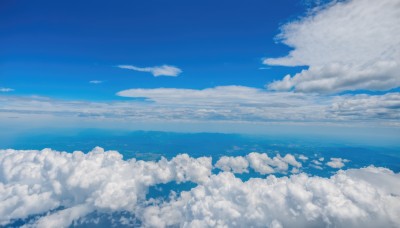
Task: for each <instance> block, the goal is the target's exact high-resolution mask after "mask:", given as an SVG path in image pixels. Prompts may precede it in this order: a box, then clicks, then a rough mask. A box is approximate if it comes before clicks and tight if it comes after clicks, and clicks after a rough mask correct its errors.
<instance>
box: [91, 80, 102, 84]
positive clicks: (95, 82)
mask: <svg viewBox="0 0 400 228" xmlns="http://www.w3.org/2000/svg"><path fill="white" fill-rule="evenodd" d="M89 83H91V84H101V83H103V81H100V80H92V81H89Z"/></svg>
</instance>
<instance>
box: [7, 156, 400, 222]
mask: <svg viewBox="0 0 400 228" xmlns="http://www.w3.org/2000/svg"><path fill="white" fill-rule="evenodd" d="M275 158H277V157H275ZM275 158H272V159H271V158H269V157H268V156H264V155H263V154H259V153H251V154H249V155H248V156H247V158H246V159H245V158H244V157H233V158H229V157H227V158H221V159H220V160H219V161H225V162H217V163H216V164H217V165H216V166H218V167H224V166H223V165H222V163H225V164H228V163H229V165H228V166H229V167H231V168H226V169H225V168H224V169H225V170H226V171H224V172H220V173H218V174H212V170H213V165H212V160H211V158H208V157H200V158H192V157H190V156H188V155H185V154H183V155H178V156H176V157H174V158H172V159H171V160H167V159H161V160H159V161H157V162H154V161H140V160H135V159H132V160H123V159H122V156H121V155H120V154H119V153H118V152H116V151H104V150H103V149H101V148H95V149H94V150H93V151H91V152H90V153H88V154H84V153H82V152H74V153H65V152H58V151H53V150H50V149H45V150H42V151H36V150H29V151H21V150H12V149H9V150H0V202H1V205H2V207H1V208H0V224H1V225H6V224H10V222H12V221H14V220H15V219H22V218H26V217H29V216H33V215H38V216H36V217H33V219H31V221H30V223H29V224H28V225H32V226H35V227H67V226H69V225H71V224H74V223H76V222H77V221H78V220H85V217H86V216H87V215H88V214H90V213H93V212H98V213H105V214H107V213H114V212H118V211H121V212H122V211H123V212H126V213H128V215H129V216H128V217H131V218H135V219H137V220H139V221H140V226H144V227H167V226H181V227H210V226H211V227H265V226H266V225H267V226H270V227H326V226H332V227H398V226H399V225H400V218H399V217H398V214H399V213H400V191H399V189H400V174H398V173H393V172H392V171H390V170H388V169H384V168H376V167H372V166H371V167H367V168H362V169H350V170H346V171H339V172H337V173H336V174H334V175H333V176H331V177H330V178H322V177H311V176H308V175H306V174H304V173H301V174H297V175H292V176H290V177H288V176H284V177H279V178H278V177H275V176H273V175H268V176H267V177H266V178H252V179H249V180H247V181H242V180H241V179H239V178H237V177H235V175H234V174H233V173H232V172H229V170H233V172H236V171H239V172H241V171H242V170H243V169H246V167H247V165H246V164H247V163H246V162H245V160H251V162H249V164H250V166H251V167H253V168H255V169H258V171H260V172H264V170H265V169H264V168H260V167H262V166H260V164H261V165H264V166H265V164H266V163H269V162H275V163H274V164H276V165H277V166H276V167H281V169H285V167H286V165H288V164H289V165H291V166H294V167H300V166H301V164H300V163H299V162H297V161H296V158H295V157H294V156H292V155H286V156H284V157H280V156H279V157H278V158H279V161H274V159H275ZM226 161H229V162H226ZM281 162H283V163H285V164H286V165H278V164H280V163H281ZM218 163H219V165H218ZM257 164H258V165H257ZM221 165H222V166H221ZM235 170H236V171H235ZM187 181H191V182H194V183H196V185H197V186H195V187H194V188H192V189H190V190H188V191H183V192H181V193H180V194H172V195H171V196H170V197H169V198H168V199H166V200H161V201H160V200H155V199H148V198H146V194H147V192H148V190H149V187H151V186H156V185H157V184H160V183H168V182H178V183H181V182H187Z"/></svg>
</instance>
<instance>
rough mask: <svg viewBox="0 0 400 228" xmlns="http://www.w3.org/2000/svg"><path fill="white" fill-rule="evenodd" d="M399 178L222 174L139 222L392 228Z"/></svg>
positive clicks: (383, 174) (352, 173) (363, 172)
mask: <svg viewBox="0 0 400 228" xmlns="http://www.w3.org/2000/svg"><path fill="white" fill-rule="evenodd" d="M370 174H373V175H374V176H373V178H371V179H370V178H368V177H369V175H370ZM380 178H382V179H380ZM399 178H400V176H399V174H394V173H392V172H390V171H389V170H386V169H380V168H374V167H369V168H365V169H357V170H349V171H348V172H347V171H340V172H338V173H337V174H335V175H334V176H332V177H331V178H321V177H309V176H307V175H305V174H299V175H293V176H291V177H282V178H276V177H275V176H268V177H267V178H265V179H261V178H252V179H250V180H248V181H245V182H243V181H242V180H240V179H238V178H236V177H235V176H234V175H233V174H232V173H229V172H224V173H220V174H218V175H212V176H211V178H210V180H209V181H208V182H207V183H205V184H203V185H199V186H197V187H196V188H194V189H192V190H191V191H189V192H182V194H181V195H180V197H178V198H177V199H175V200H171V201H170V202H165V203H164V204H161V205H155V206H151V207H147V208H145V209H144V213H143V220H144V221H145V224H148V225H149V226H152V227H165V226H173V225H176V226H181V227H265V226H268V225H270V226H272V225H273V226H274V227H397V226H399V225H400V219H399V217H398V213H399V212H400V204H399V203H400V197H399V194H398V193H399V190H398V189H399V188H396V187H398V186H399V183H400V179H399ZM375 181H377V182H375ZM392 183H396V184H394V185H392Z"/></svg>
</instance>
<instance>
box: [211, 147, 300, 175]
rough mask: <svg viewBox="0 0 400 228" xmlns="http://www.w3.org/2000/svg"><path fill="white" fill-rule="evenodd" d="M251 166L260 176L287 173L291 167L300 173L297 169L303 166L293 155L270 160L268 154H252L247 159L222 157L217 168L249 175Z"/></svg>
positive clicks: (278, 156)
mask: <svg viewBox="0 0 400 228" xmlns="http://www.w3.org/2000/svg"><path fill="white" fill-rule="evenodd" d="M249 165H250V167H251V168H253V169H254V171H255V172H258V173H260V174H271V173H278V172H279V173H287V171H288V169H289V165H291V166H293V168H294V169H293V172H298V169H297V168H300V167H301V166H302V165H301V163H300V162H298V161H297V160H296V158H295V157H294V156H293V155H291V154H286V155H285V156H284V157H281V156H280V155H279V154H278V155H277V156H275V157H273V158H270V157H269V156H268V155H267V154H266V153H257V152H252V153H250V154H248V155H247V156H246V157H242V156H237V157H229V156H222V157H221V158H220V159H219V160H218V161H217V163H216V164H215V167H216V168H219V169H221V170H223V171H226V172H232V173H247V172H248V169H247V168H248V167H249Z"/></svg>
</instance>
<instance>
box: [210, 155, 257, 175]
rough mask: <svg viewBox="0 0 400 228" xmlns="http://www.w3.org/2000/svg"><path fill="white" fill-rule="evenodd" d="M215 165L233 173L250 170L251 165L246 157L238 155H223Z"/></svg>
mask: <svg viewBox="0 0 400 228" xmlns="http://www.w3.org/2000/svg"><path fill="white" fill-rule="evenodd" d="M215 167H217V168H219V169H221V170H223V171H225V172H233V173H248V172H249V170H248V169H247V168H248V167H249V162H248V161H247V159H246V158H244V157H242V156H237V157H228V156H222V157H221V158H220V159H219V160H218V161H217V163H216V164H215Z"/></svg>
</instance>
